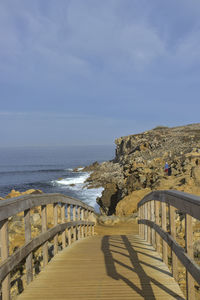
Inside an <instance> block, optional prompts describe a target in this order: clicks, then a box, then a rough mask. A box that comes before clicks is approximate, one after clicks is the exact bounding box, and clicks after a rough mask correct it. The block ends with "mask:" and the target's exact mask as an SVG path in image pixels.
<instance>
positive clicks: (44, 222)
mask: <svg viewBox="0 0 200 300" xmlns="http://www.w3.org/2000/svg"><path fill="white" fill-rule="evenodd" d="M41 210H42V233H44V232H46V231H47V207H46V205H42V206H41ZM42 252H43V264H44V267H45V266H46V265H47V264H48V242H45V243H44V245H43V246H42Z"/></svg>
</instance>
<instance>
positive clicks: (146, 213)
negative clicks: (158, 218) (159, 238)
mask: <svg viewBox="0 0 200 300" xmlns="http://www.w3.org/2000/svg"><path fill="white" fill-rule="evenodd" d="M144 217H145V219H146V220H147V219H148V207H147V203H145V204H144ZM147 230H148V226H147V225H145V226H144V239H145V241H147V232H148V231H147Z"/></svg>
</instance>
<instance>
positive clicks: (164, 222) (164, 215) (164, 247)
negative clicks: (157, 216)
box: [161, 202, 168, 266]
mask: <svg viewBox="0 0 200 300" xmlns="http://www.w3.org/2000/svg"><path fill="white" fill-rule="evenodd" d="M161 208H162V218H161V220H162V229H163V230H164V231H166V230H167V212H166V203H165V202H162V203H161ZM162 259H163V261H164V263H165V264H166V265H167V266H168V254H167V244H166V242H165V241H164V240H163V241H162Z"/></svg>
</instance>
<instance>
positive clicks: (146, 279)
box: [101, 235, 184, 300]
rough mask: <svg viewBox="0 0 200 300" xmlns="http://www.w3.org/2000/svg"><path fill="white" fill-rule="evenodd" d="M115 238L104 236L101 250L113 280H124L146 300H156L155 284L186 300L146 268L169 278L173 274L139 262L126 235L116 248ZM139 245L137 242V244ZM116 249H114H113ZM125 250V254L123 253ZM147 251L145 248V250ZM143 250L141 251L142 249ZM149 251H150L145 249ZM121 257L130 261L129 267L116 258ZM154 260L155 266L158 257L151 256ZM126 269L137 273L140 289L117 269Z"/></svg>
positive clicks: (169, 293)
mask: <svg viewBox="0 0 200 300" xmlns="http://www.w3.org/2000/svg"><path fill="white" fill-rule="evenodd" d="M114 242H115V241H114V240H113V237H110V236H104V237H103V238H102V245H101V250H102V252H103V253H104V260H105V267H106V272H107V275H108V276H110V277H111V278H113V279H114V280H122V281H123V282H124V283H125V284H127V286H129V287H130V288H131V289H132V290H133V291H135V292H136V293H137V294H138V295H140V296H141V297H143V298H144V299H145V300H148V299H152V300H153V299H156V295H155V294H154V291H153V289H152V286H151V284H154V285H156V286H158V287H159V288H160V289H162V290H163V291H165V292H166V293H167V294H168V295H169V296H173V297H174V298H175V299H179V300H184V298H182V297H180V296H179V295H178V294H176V293H175V292H174V291H172V290H171V289H169V288H168V287H166V286H165V285H163V284H161V283H160V282H159V281H157V280H156V279H155V278H152V277H151V276H149V275H148V274H147V273H146V272H145V270H144V268H143V265H144V266H148V267H150V268H152V270H156V271H157V272H160V273H163V274H166V275H168V276H171V273H169V272H168V271H166V270H162V269H160V268H159V267H157V266H155V265H150V264H148V263H146V262H143V261H141V260H139V258H138V251H136V250H135V249H134V247H133V246H132V243H133V242H130V240H129V238H128V237H127V236H125V235H121V236H120V242H121V246H120V247H116V246H115V245H114ZM116 243H119V240H118V241H117V240H116ZM136 243H137V242H136ZM113 247H114V249H113ZM122 249H123V251H125V252H126V253H124V252H121V251H122ZM144 249H145V248H144ZM140 250H141V249H140ZM145 250H148V249H145ZM139 253H140V254H144V255H145V256H146V255H147V253H145V252H142V251H139ZM115 254H117V255H121V256H122V257H125V258H127V259H128V260H129V265H127V264H126V263H124V262H123V261H120V259H119V256H118V259H116V258H114V255H115ZM149 256H150V257H151V258H152V259H154V258H155V264H156V260H157V259H158V258H157V257H154V256H151V255H149ZM119 266H120V267H122V268H125V269H126V270H129V271H132V272H135V273H137V276H138V279H139V282H140V285H138V286H140V287H138V286H137V285H136V284H135V283H134V282H133V281H131V280H130V279H129V278H127V277H125V276H124V275H122V274H120V273H119V272H118V271H117V269H119V268H118V267H119Z"/></svg>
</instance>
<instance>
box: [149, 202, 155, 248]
mask: <svg viewBox="0 0 200 300" xmlns="http://www.w3.org/2000/svg"><path fill="white" fill-rule="evenodd" d="M150 203H151V221H153V222H155V201H154V200H153V201H151V202H150ZM151 243H152V245H153V247H154V248H156V237H155V230H154V229H151Z"/></svg>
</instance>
